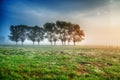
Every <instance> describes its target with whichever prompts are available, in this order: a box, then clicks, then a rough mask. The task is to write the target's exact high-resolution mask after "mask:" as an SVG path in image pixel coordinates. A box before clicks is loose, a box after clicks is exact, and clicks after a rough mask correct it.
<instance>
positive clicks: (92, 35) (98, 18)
mask: <svg viewBox="0 0 120 80" xmlns="http://www.w3.org/2000/svg"><path fill="white" fill-rule="evenodd" d="M75 1H76V2H75ZM0 2H1V3H0V10H1V11H0V43H1V44H11V43H14V42H11V41H10V40H9V39H8V35H9V27H10V25H17V24H26V25H31V26H32V25H39V26H43V24H44V23H45V22H55V21H56V20H65V21H68V22H73V23H76V24H79V25H80V27H81V29H82V30H84V33H85V37H84V39H85V40H83V41H82V42H80V43H79V44H81V45H116V46H119V45H120V0H4V1H0ZM25 42H26V43H25V44H32V42H31V41H28V40H26V41H25ZM47 43H49V42H48V41H47V40H45V41H43V42H42V43H41V44H47ZM58 44H61V43H60V42H58Z"/></svg>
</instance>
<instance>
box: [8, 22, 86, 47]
mask: <svg viewBox="0 0 120 80" xmlns="http://www.w3.org/2000/svg"><path fill="white" fill-rule="evenodd" d="M8 37H9V39H10V40H11V41H14V42H16V44H17V42H18V41H21V43H22V44H23V42H24V41H25V40H26V39H27V40H31V41H32V42H33V45H34V42H38V44H39V43H40V42H41V41H43V40H44V39H45V38H47V39H48V41H49V42H50V43H51V45H52V44H53V43H54V45H56V42H57V41H59V40H60V41H61V43H62V45H66V42H68V45H69V43H70V42H73V43H74V45H75V43H76V42H80V41H82V40H84V38H83V37H84V32H83V30H81V29H80V26H79V25H78V24H73V23H71V22H66V21H56V22H55V23H53V22H46V23H45V24H44V25H43V27H39V26H28V25H11V26H10V35H9V36H8Z"/></svg>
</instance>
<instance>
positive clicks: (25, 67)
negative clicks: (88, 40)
mask: <svg viewBox="0 0 120 80" xmlns="http://www.w3.org/2000/svg"><path fill="white" fill-rule="evenodd" d="M0 80H120V49H115V48H114V49H113V48H92V47H91V48H90V47H89V48H87V47H86V48H85V47H80V46H0Z"/></svg>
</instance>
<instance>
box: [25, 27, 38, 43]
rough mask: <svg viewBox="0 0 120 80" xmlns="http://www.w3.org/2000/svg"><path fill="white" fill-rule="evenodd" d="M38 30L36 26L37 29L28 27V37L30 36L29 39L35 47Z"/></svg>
mask: <svg viewBox="0 0 120 80" xmlns="http://www.w3.org/2000/svg"><path fill="white" fill-rule="evenodd" d="M37 29H38V27H37V26H35V27H28V33H27V36H28V39H29V40H31V41H32V42H33V45H34V42H35V41H36V39H37Z"/></svg>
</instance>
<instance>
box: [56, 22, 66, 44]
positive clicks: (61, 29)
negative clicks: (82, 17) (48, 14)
mask: <svg viewBox="0 0 120 80" xmlns="http://www.w3.org/2000/svg"><path fill="white" fill-rule="evenodd" d="M56 25H57V28H58V32H59V39H60V40H61V42H62V45H63V43H64V44H65V43H66V41H67V35H68V34H67V31H68V25H67V22H65V21H56Z"/></svg>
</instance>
